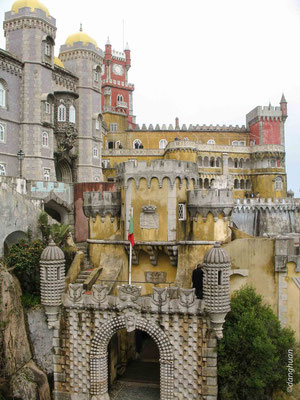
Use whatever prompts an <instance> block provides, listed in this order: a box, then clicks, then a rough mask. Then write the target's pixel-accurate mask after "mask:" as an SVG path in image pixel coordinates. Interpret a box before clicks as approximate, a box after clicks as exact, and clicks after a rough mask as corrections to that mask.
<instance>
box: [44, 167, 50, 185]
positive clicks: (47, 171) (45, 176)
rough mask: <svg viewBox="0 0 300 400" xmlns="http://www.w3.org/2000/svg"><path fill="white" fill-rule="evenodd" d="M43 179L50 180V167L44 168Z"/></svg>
mask: <svg viewBox="0 0 300 400" xmlns="http://www.w3.org/2000/svg"><path fill="white" fill-rule="evenodd" d="M44 181H47V182H48V181H50V169H48V168H44Z"/></svg>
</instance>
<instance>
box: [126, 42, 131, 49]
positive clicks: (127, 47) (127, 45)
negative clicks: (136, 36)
mask: <svg viewBox="0 0 300 400" xmlns="http://www.w3.org/2000/svg"><path fill="white" fill-rule="evenodd" d="M125 50H130V48H129V44H128V42H126V46H125Z"/></svg>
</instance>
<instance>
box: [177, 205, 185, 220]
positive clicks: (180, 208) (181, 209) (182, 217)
mask: <svg viewBox="0 0 300 400" xmlns="http://www.w3.org/2000/svg"><path fill="white" fill-rule="evenodd" d="M178 220H179V221H186V204H185V203H178Z"/></svg>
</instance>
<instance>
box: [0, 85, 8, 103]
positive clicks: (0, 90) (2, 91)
mask: <svg viewBox="0 0 300 400" xmlns="http://www.w3.org/2000/svg"><path fill="white" fill-rule="evenodd" d="M6 94H7V89H6V87H5V86H4V84H3V83H2V82H1V81H0V107H6Z"/></svg>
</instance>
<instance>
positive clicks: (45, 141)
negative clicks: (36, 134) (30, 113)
mask: <svg viewBox="0 0 300 400" xmlns="http://www.w3.org/2000/svg"><path fill="white" fill-rule="evenodd" d="M42 146H43V147H49V133H48V132H46V131H43V132H42Z"/></svg>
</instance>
